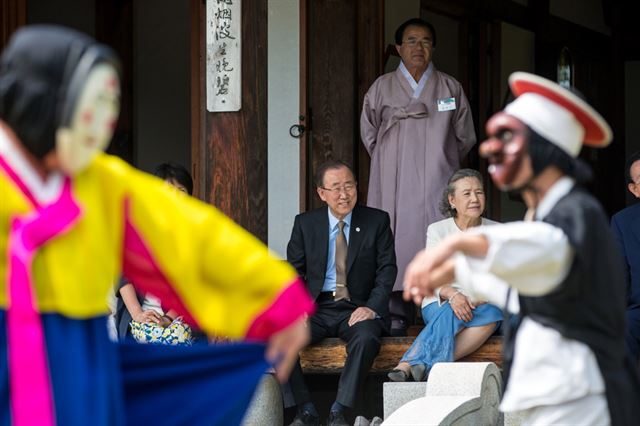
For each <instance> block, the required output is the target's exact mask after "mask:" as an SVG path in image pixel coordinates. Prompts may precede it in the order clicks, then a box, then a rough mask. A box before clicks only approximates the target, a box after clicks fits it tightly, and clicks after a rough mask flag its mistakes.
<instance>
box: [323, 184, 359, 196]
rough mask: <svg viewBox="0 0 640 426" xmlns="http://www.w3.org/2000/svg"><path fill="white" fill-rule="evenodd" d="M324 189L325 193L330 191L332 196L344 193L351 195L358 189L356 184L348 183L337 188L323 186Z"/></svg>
mask: <svg viewBox="0 0 640 426" xmlns="http://www.w3.org/2000/svg"><path fill="white" fill-rule="evenodd" d="M321 188H322V189H324V190H325V191H329V192H330V193H332V194H335V195H339V194H340V193H342V192H344V193H345V194H349V193H350V192H351V191H353V190H354V189H356V184H355V183H347V184H345V185H343V186H336V187H335V188H325V187H323V186H321Z"/></svg>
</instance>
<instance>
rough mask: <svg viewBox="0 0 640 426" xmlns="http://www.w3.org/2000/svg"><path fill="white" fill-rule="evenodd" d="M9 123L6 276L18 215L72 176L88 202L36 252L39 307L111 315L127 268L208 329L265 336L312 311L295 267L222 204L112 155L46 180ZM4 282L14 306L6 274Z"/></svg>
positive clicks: (1, 191)
mask: <svg viewBox="0 0 640 426" xmlns="http://www.w3.org/2000/svg"><path fill="white" fill-rule="evenodd" d="M1 130H2V129H0V166H2V167H0V276H1V277H6V276H7V273H8V266H7V261H6V259H7V240H8V235H9V232H10V226H11V223H12V222H11V221H12V220H13V219H15V218H16V217H28V215H29V214H31V213H33V212H35V211H37V210H39V209H42V208H45V207H46V206H47V205H48V204H49V203H53V202H55V200H56V197H57V196H58V195H59V194H60V193H61V191H62V187H63V186H64V182H65V179H67V184H69V183H70V187H71V195H72V198H73V200H74V201H75V202H76V203H77V205H78V206H79V208H80V215H79V218H78V219H77V221H76V222H75V223H74V224H73V225H72V226H71V229H69V230H68V231H67V232H65V233H64V234H62V235H59V236H57V237H55V238H53V239H51V240H50V241H48V242H47V243H46V244H45V245H43V246H42V247H40V248H39V249H38V250H37V252H36V253H35V256H34V257H33V264H32V271H31V273H32V281H33V287H34V289H35V294H36V299H37V308H38V310H39V311H40V312H41V313H49V312H52V313H59V314H62V315H64V316H67V317H69V318H76V319H84V318H90V317H95V316H101V315H106V314H108V312H109V311H108V305H107V296H108V294H109V292H112V291H114V283H115V282H116V280H117V277H118V276H119V275H120V274H122V273H124V274H125V275H126V276H127V277H128V278H129V279H130V280H131V281H132V282H133V283H135V285H136V286H137V287H138V288H139V289H140V290H141V291H148V292H150V293H152V294H154V295H156V296H158V297H160V298H161V299H162V300H163V304H164V305H165V306H168V307H172V308H174V309H176V310H177V311H178V312H179V313H180V314H182V315H184V316H185V318H186V319H187V321H190V322H192V323H195V325H197V326H198V327H200V328H201V329H202V330H204V331H205V332H207V333H209V334H216V335H224V336H229V337H231V338H241V337H249V338H256V339H264V338H266V337H268V336H269V335H270V334H272V333H273V332H275V331H277V330H279V329H281V328H284V327H285V326H286V325H288V324H290V323H291V322H293V321H294V320H295V319H297V318H299V317H300V316H301V315H302V314H303V313H306V312H311V311H312V309H313V308H312V306H313V303H312V301H311V300H310V298H309V296H308V295H307V293H306V290H305V289H304V285H303V284H302V282H301V281H300V280H299V279H298V278H297V276H296V273H295V271H294V269H293V268H292V267H290V266H289V265H288V264H287V263H286V262H285V261H282V260H279V259H277V258H275V257H274V256H273V255H272V254H270V252H269V251H268V249H267V247H265V246H264V245H263V244H262V243H261V242H260V241H258V240H257V239H256V238H255V237H253V236H252V235H251V234H250V233H249V232H247V231H245V230H244V229H242V228H241V227H240V226H238V225H237V224H235V223H234V222H233V221H232V220H230V219H229V218H228V217H226V216H225V215H224V214H222V213H221V212H219V211H218V210H216V209H215V208H214V207H212V206H210V205H207V204H205V203H202V202H200V201H198V200H196V199H194V198H191V197H189V196H187V195H184V194H182V193H180V192H178V191H175V190H173V189H172V188H171V187H169V186H168V185H166V184H165V183H164V182H162V181H161V180H160V179H157V178H155V177H152V176H150V175H148V174H146V173H143V172H140V171H138V170H136V169H134V168H132V167H131V166H129V165H128V164H126V163H125V162H123V161H122V160H120V159H118V158H116V157H113V156H110V155H107V154H100V155H98V156H97V157H96V158H95V159H94V160H93V162H92V163H91V165H90V166H89V167H88V168H87V169H86V170H85V171H83V172H82V173H81V174H79V175H77V176H76V177H74V178H73V179H72V180H70V181H69V180H68V178H65V177H63V176H50V177H49V179H48V180H47V182H46V183H43V182H42V180H39V178H38V177H37V176H36V174H35V172H34V171H33V169H32V168H31V167H30V166H29V164H28V163H27V162H26V161H25V159H24V157H23V156H22V155H21V153H20V152H19V151H18V150H17V149H16V148H15V147H14V146H12V145H11V143H10V142H9V141H8V139H7V138H8V135H7V134H6V133H4V132H2V131H1ZM0 287H1V288H0V308H6V307H7V306H8V303H10V301H9V300H8V296H7V280H6V279H3V280H2V281H0Z"/></svg>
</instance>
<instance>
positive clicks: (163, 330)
mask: <svg viewBox="0 0 640 426" xmlns="http://www.w3.org/2000/svg"><path fill="white" fill-rule="evenodd" d="M129 327H130V328H131V335H132V336H133V338H134V339H135V340H136V342H138V343H152V344H157V345H184V346H191V327H189V325H187V324H185V323H184V322H182V319H181V318H176V319H175V320H173V322H171V324H169V325H168V326H166V327H163V326H161V325H160V324H155V323H141V322H137V321H131V323H129Z"/></svg>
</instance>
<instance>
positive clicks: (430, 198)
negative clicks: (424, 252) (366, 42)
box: [360, 68, 476, 291]
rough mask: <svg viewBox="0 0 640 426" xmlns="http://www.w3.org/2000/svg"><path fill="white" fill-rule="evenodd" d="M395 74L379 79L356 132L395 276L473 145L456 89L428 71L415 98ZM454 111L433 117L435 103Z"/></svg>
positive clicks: (420, 242) (467, 113)
mask: <svg viewBox="0 0 640 426" xmlns="http://www.w3.org/2000/svg"><path fill="white" fill-rule="evenodd" d="M412 94H413V89H412V88H411V85H410V84H409V82H408V81H407V80H406V78H405V77H404V75H403V74H402V71H401V70H400V69H399V68H398V69H397V70H396V71H394V72H390V73H387V74H384V75H382V76H381V77H379V78H378V79H377V80H376V81H375V82H374V83H373V85H372V86H371V87H370V88H369V91H368V92H367V94H366V95H365V98H364V105H363V109H362V117H361V120H360V133H361V137H362V142H363V143H364V146H365V147H366V148H367V151H369V155H370V156H371V173H370V176H369V193H368V197H367V204H368V205H369V206H371V207H376V208H379V209H382V210H385V211H387V212H389V215H390V217H391V228H392V230H393V233H394V236H395V245H396V255H397V263H398V277H397V278H396V282H395V285H394V287H393V290H394V291H400V290H402V282H403V279H404V271H405V268H406V266H407V264H408V263H409V261H411V259H413V256H415V254H416V253H417V252H418V250H420V249H423V248H424V246H425V233H426V230H427V226H429V225H430V224H431V223H433V222H436V221H438V220H441V219H442V218H443V216H442V215H441V213H440V211H439V203H440V199H441V196H442V193H443V191H444V188H445V185H446V183H447V180H448V179H449V178H450V177H451V175H452V174H453V173H454V172H455V171H456V170H458V169H459V168H460V160H461V159H462V158H463V157H464V156H465V155H466V154H467V153H468V152H469V150H470V149H471V147H472V146H473V145H474V144H475V143H476V136H475V131H474V128H473V119H472V117H471V109H470V107H469V103H468V101H467V98H466V96H465V94H464V91H463V90H462V86H461V85H460V83H459V82H458V81H456V80H455V79H454V78H453V77H451V76H449V75H447V74H444V73H442V72H439V71H436V70H435V68H434V69H433V72H432V74H431V76H430V77H429V79H428V80H427V83H426V85H425V87H424V88H423V89H422V92H421V93H420V95H419V96H418V97H417V98H415V99H414V98H412ZM449 98H454V99H455V109H452V110H449V111H439V110H438V100H445V99H449Z"/></svg>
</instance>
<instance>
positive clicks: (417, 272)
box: [404, 238, 455, 305]
mask: <svg viewBox="0 0 640 426" xmlns="http://www.w3.org/2000/svg"><path fill="white" fill-rule="evenodd" d="M454 253H455V242H454V240H453V239H451V238H447V239H445V240H444V241H442V242H441V243H440V244H438V245H437V246H436V247H434V248H430V249H425V250H422V251H419V252H418V254H416V256H415V257H414V258H413V260H412V261H411V262H410V263H409V265H408V266H407V269H406V272H405V274H404V299H405V300H413V301H414V302H415V304H416V305H419V304H420V303H422V299H423V298H424V297H428V296H431V295H433V292H434V290H435V289H436V288H438V287H441V286H443V285H445V284H448V283H450V282H451V281H453V262H452V261H449V258H450V257H451V256H452V255H453V254H454Z"/></svg>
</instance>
